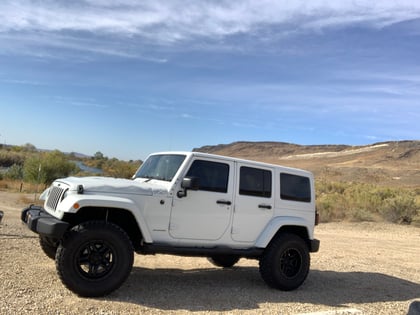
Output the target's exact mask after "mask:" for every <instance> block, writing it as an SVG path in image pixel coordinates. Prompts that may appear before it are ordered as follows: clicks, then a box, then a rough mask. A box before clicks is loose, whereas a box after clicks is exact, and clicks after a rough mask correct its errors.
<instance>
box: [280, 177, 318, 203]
mask: <svg viewBox="0 0 420 315" xmlns="http://www.w3.org/2000/svg"><path fill="white" fill-rule="evenodd" d="M280 198H281V199H284V200H293V201H301V202H311V186H310V182H309V178H308V177H305V176H299V175H293V174H287V173H281V174H280Z"/></svg>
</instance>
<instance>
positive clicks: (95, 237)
mask: <svg viewBox="0 0 420 315" xmlns="http://www.w3.org/2000/svg"><path fill="white" fill-rule="evenodd" d="M133 261H134V251H133V246H132V244H131V241H130V239H129V237H128V236H127V234H126V233H125V232H124V231H123V230H122V229H121V228H120V227H119V226H117V225H115V224H113V223H107V222H104V221H88V222H85V223H81V224H79V225H76V226H75V227H73V228H72V229H71V230H70V231H69V232H68V233H67V234H66V235H65V237H64V239H63V241H62V242H61V244H60V245H59V247H58V249H57V254H56V261H55V262H56V268H57V273H58V275H59V277H60V279H61V281H62V282H63V284H64V285H65V286H66V287H67V288H68V289H70V290H71V291H73V292H74V293H76V294H78V295H80V296H85V297H97V296H104V295H107V294H109V293H111V292H112V291H114V290H116V289H118V288H119V287H120V286H121V285H122V283H123V282H124V281H125V280H126V279H127V277H128V275H129V274H130V272H131V269H132V266H133Z"/></svg>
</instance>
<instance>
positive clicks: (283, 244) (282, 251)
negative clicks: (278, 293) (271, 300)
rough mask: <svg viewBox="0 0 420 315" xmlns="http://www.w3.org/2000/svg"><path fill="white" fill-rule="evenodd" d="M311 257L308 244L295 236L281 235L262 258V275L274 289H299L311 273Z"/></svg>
mask: <svg viewBox="0 0 420 315" xmlns="http://www.w3.org/2000/svg"><path fill="white" fill-rule="evenodd" d="M309 265H310V256H309V249H308V245H307V244H306V242H305V241H304V240H303V239H302V238H301V237H299V236H297V235H294V234H288V233H284V234H280V235H279V236H278V237H276V238H275V239H274V240H273V241H272V242H271V243H270V245H269V246H268V247H267V249H266V250H265V252H264V254H263V256H262V257H261V258H260V273H261V276H262V278H263V279H264V281H265V282H266V283H267V284H268V285H269V286H270V287H272V288H275V289H279V290H283V291H290V290H294V289H296V288H298V287H299V286H300V285H301V284H302V283H303V282H304V281H305V279H306V277H307V276H308V272H309Z"/></svg>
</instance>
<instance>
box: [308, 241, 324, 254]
mask: <svg viewBox="0 0 420 315" xmlns="http://www.w3.org/2000/svg"><path fill="white" fill-rule="evenodd" d="M320 243H321V242H320V241H319V240H317V239H313V240H310V248H309V251H310V252H311V253H316V252H317V251H319V244H320Z"/></svg>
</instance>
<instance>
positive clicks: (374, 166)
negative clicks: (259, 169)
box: [193, 140, 420, 188]
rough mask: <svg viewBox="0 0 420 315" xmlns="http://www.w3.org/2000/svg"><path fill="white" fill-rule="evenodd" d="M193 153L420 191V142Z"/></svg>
mask: <svg viewBox="0 0 420 315" xmlns="http://www.w3.org/2000/svg"><path fill="white" fill-rule="evenodd" d="M193 151H198V152H207V153H213V154H219V155H225V156H233V157H239V158H244V159H251V160H257V161H261V162H266V163H273V164H282V165H286V166H292V167H299V168H304V169H308V170H311V171H312V172H314V174H315V175H316V177H317V179H318V180H319V179H327V180H334V181H354V182H364V183H376V184H380V185H388V186H397V187H419V188H420V141H418V140H405V141H388V142H377V143H373V144H369V145H363V146H351V145H334V144H327V145H299V144H293V143H286V142H268V141H267V142H248V141H238V142H233V143H230V144H219V145H206V146H203V147H200V148H195V149H193Z"/></svg>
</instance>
